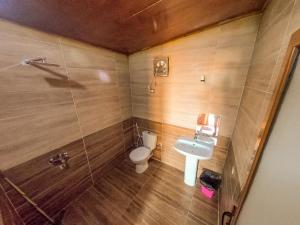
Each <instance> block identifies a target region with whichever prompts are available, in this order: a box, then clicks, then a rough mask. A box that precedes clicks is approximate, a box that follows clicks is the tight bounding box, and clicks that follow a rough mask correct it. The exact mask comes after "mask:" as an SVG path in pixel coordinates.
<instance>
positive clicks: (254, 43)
mask: <svg viewBox="0 0 300 225" xmlns="http://www.w3.org/2000/svg"><path fill="white" fill-rule="evenodd" d="M262 15H263V14H262V13H261V14H260V20H259V25H258V27H257V31H256V36H255V40H254V42H253V47H252V54H251V60H250V63H249V67H248V70H247V75H246V80H245V83H244V85H243V91H242V93H241V97H240V100H239V104H238V110H237V114H236V117H235V120H234V128H233V130H232V133H231V138H230V139H232V137H233V135H234V133H235V129H236V123H237V119H238V115H239V113H240V109H241V103H242V100H243V96H244V92H245V89H246V88H248V87H247V85H246V84H247V80H248V75H249V71H250V68H251V66H252V65H253V61H254V59H253V56H254V52H255V47H256V44H257V41H258V34H259V30H260V28H261V24H262Z"/></svg>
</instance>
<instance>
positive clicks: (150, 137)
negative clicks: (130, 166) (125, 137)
mask: <svg viewBox="0 0 300 225" xmlns="http://www.w3.org/2000/svg"><path fill="white" fill-rule="evenodd" d="M156 141H157V135H156V134H155V133H153V132H150V131H143V146H141V147H138V148H136V149H134V150H132V151H131V152H130V154H129V158H130V159H131V161H132V162H133V163H134V164H135V171H136V172H137V173H143V172H144V171H145V170H146V169H147V168H148V160H149V159H150V158H151V156H152V151H153V150H154V149H155V148H156Z"/></svg>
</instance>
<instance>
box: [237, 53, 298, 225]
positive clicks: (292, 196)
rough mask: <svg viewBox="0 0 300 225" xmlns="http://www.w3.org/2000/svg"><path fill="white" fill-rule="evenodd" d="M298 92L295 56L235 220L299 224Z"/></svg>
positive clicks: (246, 224)
mask: <svg viewBox="0 0 300 225" xmlns="http://www.w3.org/2000/svg"><path fill="white" fill-rule="evenodd" d="M299 95H300V63H299V58H298V60H297V61H296V64H295V70H294V71H293V73H292V77H291V80H290V83H289V86H288V88H287V91H286V92H285V96H284V98H283V102H282V104H281V105H280V109H279V112H278V115H277V117H276V118H275V123H274V126H273V128H272V130H271V132H270V136H269V138H268V141H267V143H266V146H265V150H264V152H263V154H262V157H261V160H260V163H259V167H258V169H257V172H256V175H255V178H254V180H253V183H252V186H251V189H250V191H249V193H248V195H247V198H246V201H245V204H244V206H243V208H242V211H241V213H240V217H239V219H238V222H237V224H241V225H252V224H264V225H273V224H276V225H285V224H299V221H300V214H299V208H300V202H299V197H298V196H299V195H300V180H299V179H298V178H299V172H300V164H299V158H300V151H299V147H298V139H299V128H300V123H299V120H298V118H299V114H300V105H299Z"/></svg>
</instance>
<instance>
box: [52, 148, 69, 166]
mask: <svg viewBox="0 0 300 225" xmlns="http://www.w3.org/2000/svg"><path fill="white" fill-rule="evenodd" d="M69 159H70V157H69V154H68V152H61V153H58V154H56V155H54V156H52V157H51V158H50V159H49V161H48V163H49V164H50V165H52V166H59V168H60V169H67V168H68V167H69V165H68V160H69Z"/></svg>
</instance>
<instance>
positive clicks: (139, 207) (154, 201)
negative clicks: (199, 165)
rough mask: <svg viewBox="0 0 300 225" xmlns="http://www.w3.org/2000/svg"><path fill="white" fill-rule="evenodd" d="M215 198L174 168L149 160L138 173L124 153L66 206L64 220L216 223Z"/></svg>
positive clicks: (114, 224) (68, 223)
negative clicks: (208, 195)
mask: <svg viewBox="0 0 300 225" xmlns="http://www.w3.org/2000/svg"><path fill="white" fill-rule="evenodd" d="M217 203H218V202H217V198H215V199H213V200H209V199H205V198H204V197H202V196H201V193H200V192H199V184H198V183H197V186H196V187H195V188H192V187H188V186H186V185H185V184H184V183H183V173H182V172H181V171H179V170H177V169H175V168H172V167H170V166H167V165H165V164H162V163H160V162H158V161H155V160H150V164H149V168H148V169H147V170H146V171H145V173H143V174H137V173H136V172H135V165H134V164H132V162H131V161H130V160H129V159H128V158H126V159H125V160H124V161H123V162H121V163H120V164H119V165H117V166H116V167H115V168H114V169H112V170H111V171H110V172H109V173H108V174H107V175H105V176H104V177H101V178H100V179H97V180H96V184H95V186H94V187H91V188H90V189H88V190H87V191H86V192H85V193H84V194H83V195H81V196H80V197H79V198H78V199H77V200H76V201H75V202H73V203H72V204H71V205H70V206H69V207H68V208H67V209H66V211H67V212H66V215H65V218H64V221H63V225H79V224H80V225H81V224H83V225H85V224H89V225H90V224H91V225H94V224H95V225H98V224H99V225H102V224H108V225H120V224H122V225H123V224H124V225H204V224H205V225H216V224H217V212H218V210H217ZM73 214H76V215H74V217H72V215H73ZM78 215H80V216H78ZM75 218H76V219H75Z"/></svg>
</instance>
